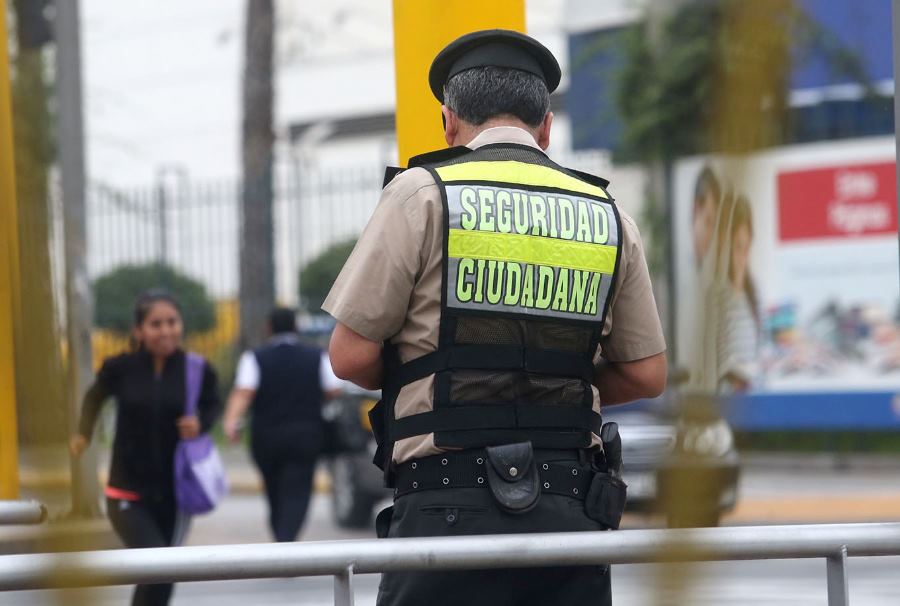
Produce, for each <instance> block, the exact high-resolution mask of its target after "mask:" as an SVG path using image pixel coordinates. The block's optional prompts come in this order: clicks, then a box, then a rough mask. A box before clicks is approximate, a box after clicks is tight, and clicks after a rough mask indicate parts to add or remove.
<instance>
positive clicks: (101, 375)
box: [78, 358, 120, 442]
mask: <svg viewBox="0 0 900 606" xmlns="http://www.w3.org/2000/svg"><path fill="white" fill-rule="evenodd" d="M119 365H120V362H119V358H107V359H106V360H104V361H103V366H101V367H100V371H99V372H98V373H97V376H96V377H94V382H93V383H92V384H91V386H90V387H89V388H88V390H87V393H85V394H84V399H83V400H82V402H81V419H80V420H79V422H78V433H80V434H81V435H83V436H84V437H85V438H87V439H88V442H90V441H91V438H92V437H93V434H94V425H95V424H96V423H97V416H98V415H99V414H100V410H101V409H102V408H103V404H104V403H105V402H106V400H107V398H109V396H111V395H112V394H113V390H114V389H115V384H116V380H117V377H118V375H119Z"/></svg>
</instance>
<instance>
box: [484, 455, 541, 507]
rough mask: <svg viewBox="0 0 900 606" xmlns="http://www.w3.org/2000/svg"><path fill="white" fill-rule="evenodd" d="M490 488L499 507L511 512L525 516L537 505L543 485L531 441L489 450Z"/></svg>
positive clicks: (488, 470) (488, 471)
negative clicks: (524, 514)
mask: <svg viewBox="0 0 900 606" xmlns="http://www.w3.org/2000/svg"><path fill="white" fill-rule="evenodd" d="M485 452H486V457H485V458H486V459H487V461H485V468H486V469H487V481H488V486H490V488H491V494H492V495H493V497H494V501H496V502H497V505H498V506H499V507H500V508H501V509H503V510H504V511H507V512H509V513H525V512H527V511H531V510H532V509H533V508H534V506H535V505H537V502H538V499H539V498H540V497H541V483H540V478H539V477H538V470H537V465H536V464H535V462H534V452H533V449H532V447H531V442H519V443H517V444H505V445H503V446H488V447H487V448H485Z"/></svg>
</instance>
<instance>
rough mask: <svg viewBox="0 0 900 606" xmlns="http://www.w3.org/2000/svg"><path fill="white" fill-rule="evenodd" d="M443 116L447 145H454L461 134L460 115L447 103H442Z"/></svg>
mask: <svg viewBox="0 0 900 606" xmlns="http://www.w3.org/2000/svg"><path fill="white" fill-rule="evenodd" d="M441 118H442V119H443V121H444V140H445V141H446V142H447V145H449V146H450V147H453V146H454V145H456V137H457V135H459V116H457V115H456V113H454V111H453V110H452V109H450V108H449V107H447V106H446V105H441Z"/></svg>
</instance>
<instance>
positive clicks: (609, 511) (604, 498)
mask: <svg viewBox="0 0 900 606" xmlns="http://www.w3.org/2000/svg"><path fill="white" fill-rule="evenodd" d="M627 488H628V486H627V485H626V484H625V482H623V481H622V480H620V479H619V478H616V477H614V476H612V475H610V474H608V473H595V474H594V478H593V480H591V485H590V487H589V488H588V491H587V495H586V496H585V499H584V512H585V514H586V515H587V517H589V518H590V519H592V520H594V521H595V522H599V523H600V524H602V525H603V526H605V527H606V528H607V529H613V530H617V529H618V528H619V523H620V522H621V521H622V514H623V513H624V512H625V494H626V489H627Z"/></svg>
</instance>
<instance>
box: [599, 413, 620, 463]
mask: <svg viewBox="0 0 900 606" xmlns="http://www.w3.org/2000/svg"><path fill="white" fill-rule="evenodd" d="M600 439H601V440H602V441H603V452H604V454H605V456H606V464H607V466H608V467H609V471H610V472H614V473H618V472H619V471H620V470H621V469H622V437H621V436H620V435H619V425H618V423H616V422H615V421H610V422H608V423H604V424H603V427H601V428H600Z"/></svg>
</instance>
